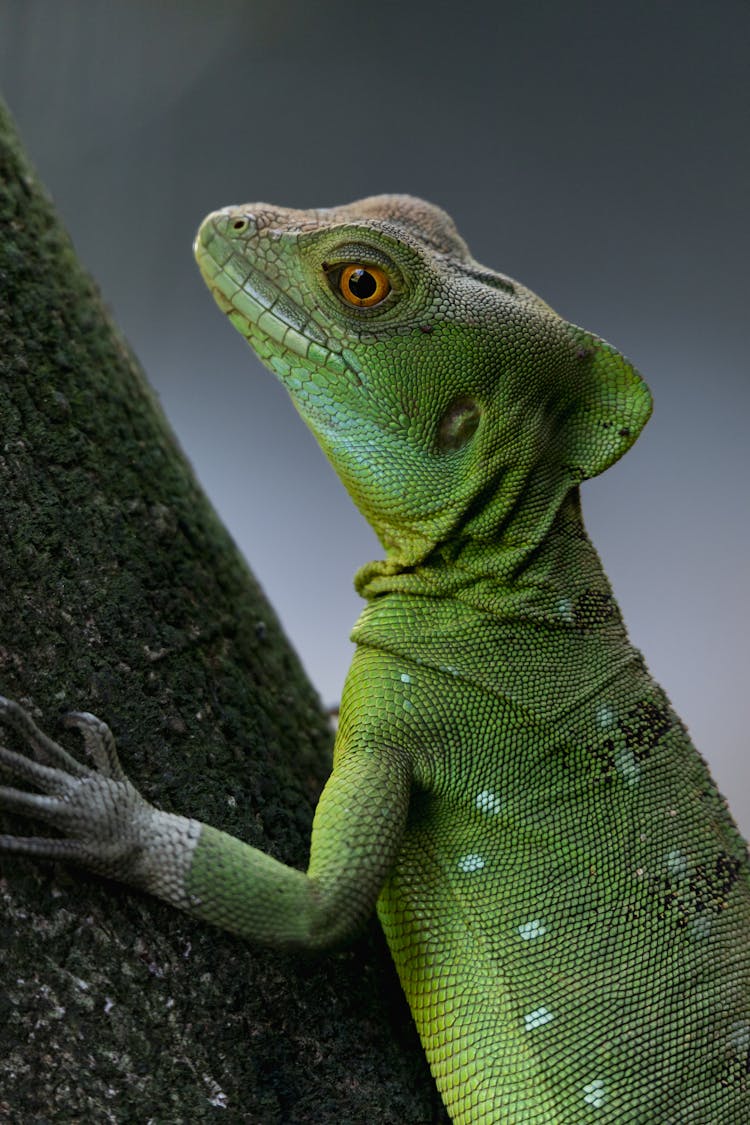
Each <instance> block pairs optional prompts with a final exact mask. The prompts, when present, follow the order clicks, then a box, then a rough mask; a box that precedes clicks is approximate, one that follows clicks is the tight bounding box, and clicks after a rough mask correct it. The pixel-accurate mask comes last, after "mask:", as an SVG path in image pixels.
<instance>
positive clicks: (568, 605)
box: [557, 598, 575, 622]
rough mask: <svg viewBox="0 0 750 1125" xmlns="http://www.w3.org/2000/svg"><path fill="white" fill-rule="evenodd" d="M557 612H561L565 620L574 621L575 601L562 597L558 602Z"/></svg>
mask: <svg viewBox="0 0 750 1125" xmlns="http://www.w3.org/2000/svg"><path fill="white" fill-rule="evenodd" d="M557 612H558V613H559V614H560V616H561V617H562V619H563V621H568V622H572V621H574V620H575V614H574V613H573V602H572V601H571V600H570V598H560V601H559V602H558V603H557Z"/></svg>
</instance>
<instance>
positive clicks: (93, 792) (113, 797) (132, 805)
mask: <svg viewBox="0 0 750 1125" xmlns="http://www.w3.org/2000/svg"><path fill="white" fill-rule="evenodd" d="M65 724H66V725H67V726H72V727H76V728H77V729H78V730H80V732H81V734H82V736H83V742H84V747H85V749H86V752H87V754H88V756H89V758H90V759H91V761H92V762H93V768H90V767H88V766H85V765H83V764H82V763H81V762H79V761H78V760H77V759H76V758H74V757H73V756H72V755H71V754H69V753H68V751H67V750H65V749H63V747H62V746H59V745H58V743H56V742H54V741H53V740H52V739H51V738H49V737H48V736H47V735H46V734H44V732H43V731H41V730H40V729H39V727H38V726H37V725H36V723H35V722H34V720H33V719H32V718H31V716H30V715H29V714H28V712H27V711H25V710H24V709H23V707H21V706H20V705H19V704H18V703H14V702H13V701H12V700H9V699H5V698H3V697H2V696H0V725H3V726H5V727H7V728H10V729H11V730H13V731H15V733H16V734H17V735H18V736H19V738H20V739H21V741H22V742H23V743H25V744H26V746H27V747H28V751H27V752H24V753H18V752H16V751H14V750H9V749H7V748H6V747H5V746H0V772H2V773H6V774H9V775H10V777H11V778H12V779H13V780H14V781H16V782H19V783H21V784H23V785H28V786H31V787H32V788H33V789H35V790H38V792H27V791H26V790H25V789H23V788H13V787H10V786H0V809H3V810H5V811H6V812H11V813H16V814H18V815H21V816H27V817H31V818H33V819H36V820H39V821H41V822H42V823H44V824H48V825H51V826H52V827H53V828H54V829H56V830H57V831H58V832H60V833H61V834H62V835H61V836H60V837H51V838H48V837H40V836H11V835H0V852H6V853H14V854H16V855H26V856H34V857H36V858H42V859H61V860H71V861H73V862H74V863H80V864H82V865H83V866H85V867H88V868H90V869H92V870H94V871H97V872H99V873H100V874H103V875H109V876H111V877H113V878H118V879H123V877H124V873H125V871H126V870H127V869H129V868H132V866H133V857H134V853H136V852H137V851H139V850H140V848H141V840H142V833H143V830H144V828H145V824H146V822H147V821H148V820H150V819H151V818H152V817H153V813H154V811H155V810H154V809H153V807H152V806H151V805H149V804H148V802H147V801H145V800H144V798H143V797H141V795H140V793H138V791H137V789H135V787H134V786H133V785H131V784H130V782H129V781H128V779H127V777H126V776H125V773H124V771H123V769H122V766H121V765H120V761H119V758H118V756H117V750H116V747H115V740H114V737H113V735H112V732H111V731H110V729H109V727H108V726H107V725H106V723H103V722H102V721H101V720H100V719H97V718H96V717H95V716H94V715H91V714H89V713H88V712H72V713H71V714H70V715H67V716H66V717H65Z"/></svg>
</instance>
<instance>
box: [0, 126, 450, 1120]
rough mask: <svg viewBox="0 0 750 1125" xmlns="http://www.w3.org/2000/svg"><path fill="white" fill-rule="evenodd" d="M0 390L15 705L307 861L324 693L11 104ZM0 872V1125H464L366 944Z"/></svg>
mask: <svg viewBox="0 0 750 1125" xmlns="http://www.w3.org/2000/svg"><path fill="white" fill-rule="evenodd" d="M206 315H209V310H208V307H207V313H206ZM0 396H1V397H0V417H1V419H2V440H1V441H0V476H1V479H2V503H1V504H0V575H1V576H2V591H3V598H2V608H1V609H0V691H2V692H3V693H4V694H6V695H9V696H11V697H14V698H16V699H18V700H20V701H22V702H23V703H25V704H26V705H27V706H29V707H30V708H31V709H32V711H33V713H34V714H35V715H36V716H37V719H38V720H39V721H40V722H41V723H42V725H44V726H45V727H46V729H47V730H48V732H49V733H51V734H53V735H54V734H57V735H59V733H60V727H59V725H58V718H57V717H58V716H59V714H60V713H61V712H62V711H65V710H68V709H71V708H79V709H88V710H91V711H94V712H95V713H97V714H99V715H100V716H101V717H102V718H105V719H106V720H107V721H108V722H109V723H110V725H111V726H112V728H113V730H114V731H115V734H116V735H117V737H118V742H119V748H120V755H121V758H122V761H123V764H124V766H125V768H126V770H127V771H128V773H129V775H130V777H131V778H132V780H133V781H134V782H135V783H136V784H137V785H138V787H139V788H140V789H141V791H142V792H143V793H144V795H145V796H146V797H147V798H148V799H149V800H151V801H153V802H154V803H156V804H158V805H160V806H162V807H164V808H167V809H170V810H174V811H180V812H183V813H188V814H190V815H192V816H197V817H200V818H201V819H203V820H207V821H209V822H210V823H212V824H215V825H217V826H218V827H221V828H223V829H225V830H227V831H229V832H233V833H235V834H236V835H238V836H241V837H242V838H244V839H246V840H248V841H249V842H251V843H253V844H255V845H258V846H260V847H263V848H264V849H266V850H267V851H270V852H271V853H272V854H273V855H276V856H278V857H279V858H281V859H283V860H285V861H287V862H289V863H292V864H295V865H297V866H304V864H305V861H306V853H307V841H308V836H309V830H310V823H311V817H312V810H313V807H314V803H315V800H316V797H317V794H318V791H319V789H320V786H321V784H322V782H323V780H324V777H325V774H326V772H327V768H328V756H329V751H330V746H329V743H330V736H329V734H328V732H327V729H326V724H325V721H324V718H323V716H322V715H321V712H320V708H319V705H318V702H317V699H316V698H315V695H314V693H313V691H312V689H311V688H310V686H309V684H308V683H307V682H306V680H305V678H304V675H303V673H302V671H301V668H300V666H299V664H298V662H297V660H296V659H295V657H294V655H293V654H292V653H291V651H290V649H289V646H288V644H287V642H286V640H285V638H284V636H283V635H282V633H281V630H280V628H279V625H278V623H277V621H276V619H275V617H274V615H273V613H272V611H271V610H270V609H269V607H268V605H267V603H266V602H265V600H264V599H263V596H262V594H261V592H260V591H259V589H258V587H257V586H256V585H255V584H254V582H253V579H252V577H251V576H250V574H249V573H248V570H247V568H246V567H245V565H244V563H243V561H242V560H241V558H240V557H239V556H238V554H237V551H236V549H235V547H234V545H233V544H232V542H231V540H230V538H229V536H228V535H227V533H226V532H225V531H224V530H223V528H222V527H221V526H220V524H219V522H218V520H217V519H216V517H215V515H214V513H213V512H212V510H211V508H210V506H209V504H208V503H207V501H206V499H205V497H204V495H203V494H202V492H201V490H200V488H199V486H198V485H197V483H196V481H195V479H194V477H193V475H192V473H191V470H190V468H189V466H188V465H187V463H186V461H185V459H184V457H183V455H182V454H181V452H180V450H179V448H178V447H177V445H176V442H175V440H174V438H173V436H172V434H171V432H170V430H169V427H168V426H167V424H166V422H165V420H164V418H163V415H162V413H161V411H160V408H159V406H158V404H157V403H156V401H155V399H154V396H153V394H152V392H151V391H150V390H149V388H148V386H147V384H146V383H145V381H144V378H143V376H142V374H141V372H140V370H139V369H138V366H137V364H136V363H135V361H134V359H133V357H132V356H131V354H130V353H129V351H128V349H127V347H126V345H125V343H124V342H123V340H122V339H121V337H120V336H119V335H118V333H117V331H116V330H115V329H114V327H113V326H112V324H111V323H110V321H109V319H108V316H107V314H106V311H105V310H104V309H103V307H102V304H101V302H100V299H99V296H98V294H97V292H96V291H95V288H94V287H93V285H92V283H91V282H90V280H89V279H88V277H87V276H86V275H85V273H84V272H83V271H82V269H81V268H80V266H79V264H78V263H77V262H76V259H75V256H74V254H73V252H72V249H71V247H70V244H69V242H68V241H67V239H66V237H65V235H64V233H63V232H62V231H61V228H60V226H59V224H58V222H57V220H56V218H55V216H54V213H53V210H52V208H51V206H50V204H49V201H48V200H47V199H46V197H45V196H44V194H43V193H42V192H41V191H40V189H39V187H38V186H37V184H36V183H35V181H34V178H33V175H32V173H31V172H30V170H29V167H28V165H27V164H26V163H25V161H24V159H23V157H22V156H21V154H20V151H19V147H18V142H17V140H16V139H15V137H14V134H13V131H12V127H11V125H10V122H9V120H8V117H7V115H6V114H5V113H4V111H2V110H1V109H0ZM66 740H67V739H66ZM67 741H68V744H69V745H71V746H75V741H74V740H73V741H72V742H71V741H70V740H67ZM8 824H10V821H9V820H8V821H6V825H8ZM12 827H13V828H14V829H15V830H19V829H20V830H22V831H24V832H27V833H28V832H29V825H22V824H21V823H20V822H18V821H16V822H15V823H13V825H12ZM0 871H1V877H0V977H1V981H2V987H1V988H0V1121H3V1122H6V1121H7V1122H13V1123H16V1122H17V1123H19V1125H20V1123H21V1122H23V1123H24V1125H29V1123H31V1122H40V1123H41V1122H78V1121H80V1122H107V1121H110V1122H118V1123H124V1122H138V1123H144V1122H159V1123H162V1122H163V1123H167V1122H169V1123H172V1122H190V1123H193V1122H203V1121H213V1120H216V1121H221V1122H224V1123H232V1122H250V1123H257V1125H275V1123H281V1122H284V1123H303V1122H304V1123H308V1122H315V1123H316V1125H325V1123H327V1122H331V1123H334V1122H335V1123H336V1125H341V1123H358V1122H363V1123H364V1122H367V1123H370V1125H375V1123H379V1122H382V1123H384V1125H425V1123H428V1122H432V1121H441V1120H447V1119H446V1118H444V1117H443V1115H442V1111H441V1110H440V1109H439V1107H438V1105H437V1103H436V1095H435V1093H434V1090H433V1086H432V1082H431V1080H430V1078H429V1074H428V1072H427V1069H426V1065H425V1063H424V1060H423V1056H422V1053H421V1049H420V1047H419V1044H418V1041H417V1039H416V1036H415V1034H414V1031H413V1028H412V1025H411V1021H410V1018H409V1015H408V1010H407V1009H406V1007H405V1005H404V1002H403V999H402V997H401V994H400V990H399V988H398V984H397V982H396V980H395V977H394V973H393V970H392V968H391V965H390V961H389V959H388V955H387V951H386V950H385V947H384V944H383V942H382V940H381V939H380V937H379V936H378V935H377V933H376V931H375V928H374V926H373V927H372V928H371V930H370V931H369V932H368V934H367V935H365V936H364V937H363V938H362V939H360V941H359V942H358V943H356V944H355V946H354V947H353V948H352V949H350V950H348V951H344V952H341V953H338V954H334V955H331V956H328V957H324V958H321V959H318V960H314V961H313V960H310V961H306V962H302V963H301V962H300V961H299V960H295V959H293V958H291V957H282V956H280V955H275V954H273V953H268V952H262V951H261V952H259V951H257V950H253V949H251V948H249V947H248V946H246V945H244V944H243V943H241V942H239V941H237V940H235V939H233V938H231V937H230V936H228V935H225V934H222V933H219V932H218V931H215V930H212V929H210V928H208V927H205V926H202V925H199V924H197V923H194V922H192V921H191V920H190V919H188V918H186V917H184V916H182V915H180V914H178V913H177V912H175V911H171V910H169V909H168V908H166V907H164V906H162V905H161V904H159V903H158V902H156V901H154V900H152V899H149V898H147V897H145V896H138V895H135V894H131V893H129V892H128V891H126V890H124V889H122V888H120V887H117V886H114V885H112V884H109V883H106V882H104V881H103V880H97V879H95V878H94V877H92V876H89V875H87V874H85V873H80V872H77V871H73V870H71V869H66V868H64V867H61V866H54V867H53V866H52V865H49V864H48V865H46V866H42V865H32V864H30V863H27V862H21V861H11V860H9V859H3V862H2V867H1V869H0Z"/></svg>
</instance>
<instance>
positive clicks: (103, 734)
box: [63, 711, 127, 781]
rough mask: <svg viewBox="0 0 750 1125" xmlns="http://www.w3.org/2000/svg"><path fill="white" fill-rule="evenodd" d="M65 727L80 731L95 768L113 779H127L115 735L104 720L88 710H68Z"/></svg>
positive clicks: (64, 720)
mask: <svg viewBox="0 0 750 1125" xmlns="http://www.w3.org/2000/svg"><path fill="white" fill-rule="evenodd" d="M63 722H64V724H65V726H66V727H75V728H76V730H79V731H80V732H81V735H82V737H83V744H84V746H85V748H86V753H87V754H88V756H89V758H90V759H91V760H92V762H93V763H94V765H95V766H96V768H97V769H98V770H99V771H100V772H101V773H103V774H104V776H105V777H111V778H112V780H113V781H127V777H126V775H125V771H124V770H123V768H122V766H121V765H120V759H119V757H118V755H117V746H116V743H115V736H114V735H113V734H112V731H111V730H110V729H109V727H108V726H107V724H106V723H105V722H102V720H101V719H97V717H96V715H92V714H91V712H90V711H70V712H69V713H68V714H67V715H66V716H65V717H64V719H63Z"/></svg>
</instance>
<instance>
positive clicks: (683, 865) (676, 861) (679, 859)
mask: <svg viewBox="0 0 750 1125" xmlns="http://www.w3.org/2000/svg"><path fill="white" fill-rule="evenodd" d="M688 867H689V864H688V860H687V857H686V856H684V855H683V854H682V852H681V851H680V850H679V848H674V849H673V850H672V851H671V852H670V853H669V855H668V856H667V869H668V870H669V873H670V874H671V875H674V876H675V878H676V879H684V878H685V876H686V875H687V873H688Z"/></svg>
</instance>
